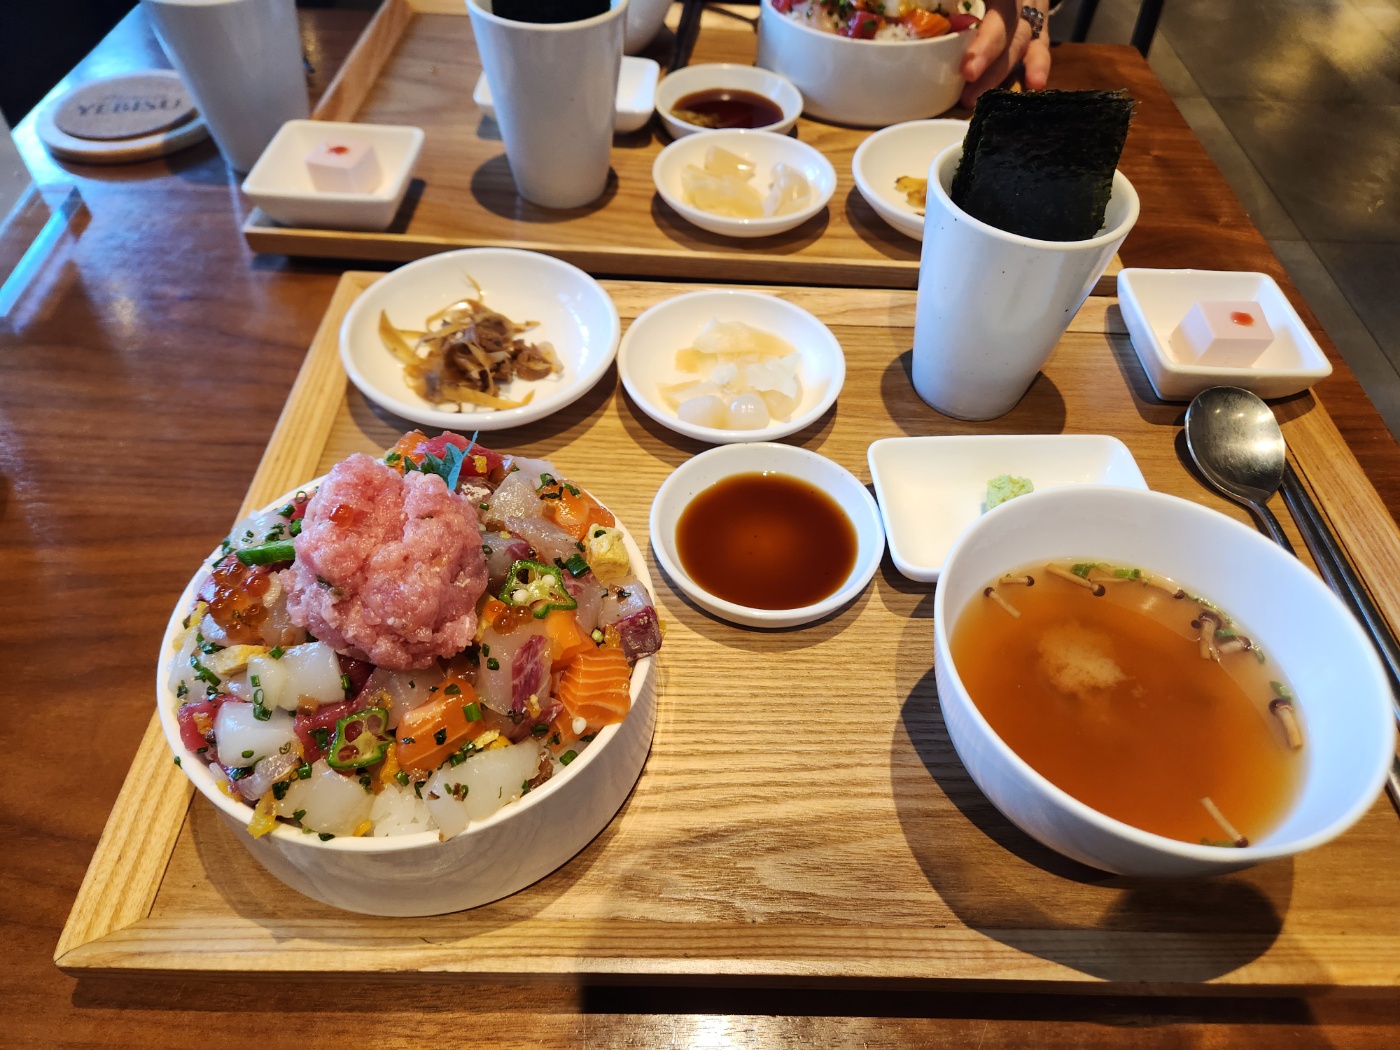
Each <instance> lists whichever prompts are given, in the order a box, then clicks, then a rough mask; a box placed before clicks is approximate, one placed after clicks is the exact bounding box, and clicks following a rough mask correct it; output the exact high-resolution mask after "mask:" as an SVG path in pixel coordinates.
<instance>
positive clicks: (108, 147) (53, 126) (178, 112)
mask: <svg viewBox="0 0 1400 1050" xmlns="http://www.w3.org/2000/svg"><path fill="white" fill-rule="evenodd" d="M35 130H36V131H37V132H38V133H39V139H40V141H42V142H43V143H44V146H45V147H46V148H47V149H48V151H49V152H50V153H52V154H53V155H54V156H55V157H58V158H60V159H62V160H74V161H82V162H84V163H88V164H126V163H130V162H133V161H138V160H149V159H150V158H152V157H162V156H165V155H166V154H167V153H174V152H175V151H176V150H180V149H184V148H185V147H186V146H192V145H194V143H196V142H199V141H201V140H203V139H204V138H206V137H208V135H209V129H208V127H207V126H206V125H205V123H204V121H203V119H201V117H200V116H199V114H198V112H197V111H196V109H195V107H194V101H193V99H192V97H191V96H190V94H189V92H188V91H187V90H186V89H185V86H184V84H183V83H182V82H181V81H180V77H179V75H178V74H177V73H175V72H174V71H172V70H162V69H151V70H143V71H142V72H139V73H128V74H123V75H121V76H115V77H103V78H102V79H100V80H92V81H88V82H87V83H85V84H80V85H78V86H77V87H75V88H73V89H72V90H71V91H69V92H67V93H66V94H63V95H61V96H59V97H58V98H57V99H55V100H54V101H52V102H50V103H48V104H47V105H45V106H43V107H42V108H41V109H40V110H39V112H38V113H37V114H36V119H35Z"/></svg>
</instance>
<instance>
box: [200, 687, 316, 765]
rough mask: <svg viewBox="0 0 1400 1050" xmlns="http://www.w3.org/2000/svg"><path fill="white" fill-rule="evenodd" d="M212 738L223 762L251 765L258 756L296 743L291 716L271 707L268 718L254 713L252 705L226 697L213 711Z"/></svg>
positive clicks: (265, 755)
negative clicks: (261, 717)
mask: <svg viewBox="0 0 1400 1050" xmlns="http://www.w3.org/2000/svg"><path fill="white" fill-rule="evenodd" d="M214 742H215V744H216V746H217V747H218V749H219V761H220V762H222V763H223V764H224V765H226V766H252V765H256V764H257V762H258V760H259V759H263V758H266V757H267V756H268V755H275V754H278V753H279V752H280V751H281V750H282V748H284V747H286V748H288V750H289V751H290V749H291V748H294V747H296V746H298V744H297V735H296V732H295V731H294V730H293V729H292V716H291V715H290V714H288V713H287V712H286V711H273V712H272V713H271V715H270V716H269V717H268V718H267V719H265V720H264V719H260V718H256V717H254V715H253V705H252V704H245V703H243V702H242V701H241V700H225V701H224V702H223V703H222V704H220V705H219V710H218V713H217V714H215V715H214Z"/></svg>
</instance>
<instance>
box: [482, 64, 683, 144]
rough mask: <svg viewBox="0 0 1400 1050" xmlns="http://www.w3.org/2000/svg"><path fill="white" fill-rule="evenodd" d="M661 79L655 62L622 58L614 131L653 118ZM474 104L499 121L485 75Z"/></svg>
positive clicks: (641, 125)
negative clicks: (657, 88) (652, 113)
mask: <svg viewBox="0 0 1400 1050" xmlns="http://www.w3.org/2000/svg"><path fill="white" fill-rule="evenodd" d="M660 79H661V67H660V66H659V65H657V63H656V62H654V61H653V60H652V59H650V58H633V57H632V56H631V55H627V56H624V57H623V59H622V69H621V70H620V71H619V73H618V77H617V115H616V118H615V122H614V124H613V130H614V131H621V132H628V131H636V130H638V129H639V128H641V127H643V126H644V125H645V124H646V122H647V121H648V120H650V119H651V111H652V110H653V109H655V108H656V82H657V81H658V80H660ZM472 101H473V102H475V103H476V104H477V106H478V108H480V110H481V111H482V112H483V113H485V114H486V115H487V116H488V117H490V118H491V119H492V120H495V119H496V103H495V101H494V100H493V99H492V98H491V85H490V84H488V83H487V82H486V74H485V73H482V74H481V76H479V77H477V78H476V87H475V88H473V89H472Z"/></svg>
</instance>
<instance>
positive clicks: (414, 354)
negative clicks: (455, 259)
mask: <svg viewBox="0 0 1400 1050" xmlns="http://www.w3.org/2000/svg"><path fill="white" fill-rule="evenodd" d="M469 280H470V278H469ZM472 284H473V285H475V284H476V282H475V281H473V282H472ZM480 294H481V289H480V287H479V286H477V295H478V298H470V297H469V298H466V299H461V300H459V301H458V302H455V303H452V304H451V305H449V306H446V307H444V308H443V309H441V310H439V311H438V312H437V313H435V314H433V315H432V316H431V317H429V318H428V319H427V320H426V321H424V323H423V327H424V329H425V331H422V332H418V331H410V330H407V329H400V328H398V327H396V326H395V325H394V323H393V322H392V321H390V320H389V314H388V312H387V311H381V312H380V314H379V337H380V339H382V340H383V341H384V346H385V348H386V349H388V351H389V352H390V353H391V354H393V355H394V357H395V358H397V359H398V360H399V361H400V362H401V363H402V364H403V366H404V378H405V379H406V380H407V381H408V385H409V387H410V388H411V389H412V390H413V392H414V393H416V394H417V395H418V396H419V397H422V398H424V399H426V400H428V401H431V402H433V403H434V404H435V405H443V404H449V405H451V404H455V405H476V406H479V407H481V408H492V409H504V408H519V407H520V406H521V405H525V404H528V403H529V401H530V399H531V398H532V397H533V396H534V392H533V391H530V392H528V393H526V395H525V396H524V397H523V398H521V399H520V400H512V399H510V398H506V397H502V396H501V387H502V386H504V385H505V384H507V383H509V382H511V381H512V380H515V379H526V380H537V379H544V378H545V377H547V376H551V375H558V374H559V373H560V372H562V371H563V370H564V366H563V365H562V364H561V363H560V361H559V358H558V356H557V355H556V354H555V353H554V348H553V347H552V346H551V345H550V344H549V343H543V342H542V343H531V342H527V341H526V340H524V339H522V338H520V337H521V336H522V335H523V334H524V333H526V332H528V331H530V329H532V328H534V327H536V325H537V324H538V322H535V321H525V322H523V323H520V322H516V321H512V320H511V319H510V318H509V317H506V316H505V315H504V314H501V313H497V312H496V311H495V310H492V309H491V308H490V307H488V306H487V305H486V304H485V303H483V302H482V301H481V298H479V296H480Z"/></svg>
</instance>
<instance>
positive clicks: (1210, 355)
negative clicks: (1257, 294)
mask: <svg viewBox="0 0 1400 1050" xmlns="http://www.w3.org/2000/svg"><path fill="white" fill-rule="evenodd" d="M1273 341H1274V330H1273V329H1272V328H1270V327H1269V322H1268V321H1266V320H1264V311H1263V310H1262V309H1260V307H1259V304H1258V303H1256V302H1230V301H1215V302H1210V301H1207V302H1199V303H1197V304H1196V305H1195V306H1193V307H1191V309H1190V310H1189V311H1188V312H1187V314H1186V317H1185V318H1184V319H1183V320H1182V322H1181V324H1179V325H1177V328H1176V331H1174V332H1173V333H1172V336H1171V340H1170V343H1169V349H1170V352H1171V355H1172V356H1173V357H1174V358H1176V360H1178V361H1179V362H1181V363H1182V364H1189V365H1197V364H1198V365H1214V366H1216V367H1221V368H1248V367H1249V366H1250V365H1252V364H1254V362H1255V361H1257V360H1259V355H1261V354H1262V353H1263V352H1264V351H1265V350H1267V349H1268V348H1269V347H1270V345H1272V343H1273Z"/></svg>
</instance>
